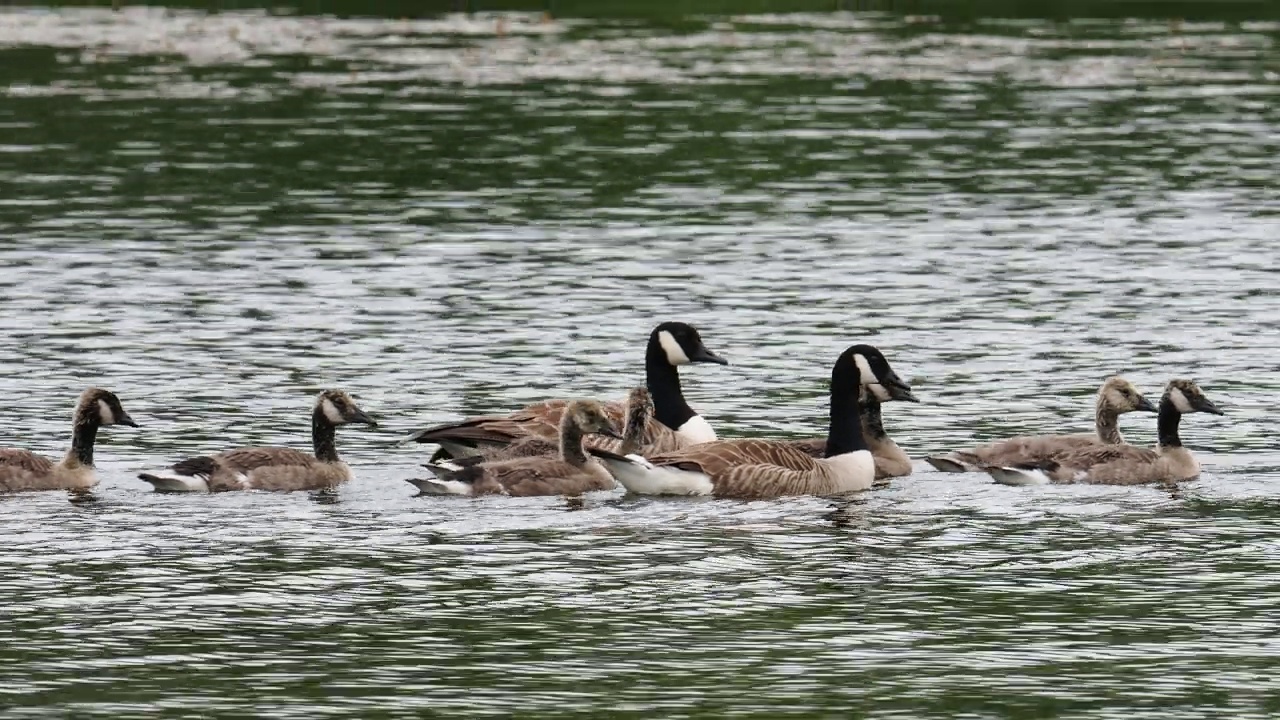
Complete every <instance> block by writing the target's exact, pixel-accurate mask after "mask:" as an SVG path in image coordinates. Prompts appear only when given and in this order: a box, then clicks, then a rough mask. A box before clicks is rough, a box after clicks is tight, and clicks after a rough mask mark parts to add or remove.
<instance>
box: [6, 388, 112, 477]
mask: <svg viewBox="0 0 1280 720" xmlns="http://www.w3.org/2000/svg"><path fill="white" fill-rule="evenodd" d="M105 425H128V426H129V427H138V424H137V423H135V422H134V421H133V418H131V417H129V413H127V412H125V410H124V407H123V406H122V405H121V404H120V399H119V398H117V397H116V396H115V393H112V392H111V391H109V390H103V389H102V388H89V389H88V390H85V391H84V392H83V393H81V394H80V400H79V401H78V402H77V403H76V410H75V414H74V415H72V420H71V449H70V450H68V451H67V454H66V456H64V457H63V458H62V461H61V462H57V463H55V462H53V461H52V460H49V459H48V458H45V457H41V456H40V455H36V454H35V453H33V452H31V451H29V450H20V449H18V448H0V492H6V493H10V492H21V491H24V490H79V489H85V488H91V487H93V486H94V485H97V484H98V478H97V475H95V474H94V472H93V443H94V440H96V439H97V437H98V428H100V427H103V426H105Z"/></svg>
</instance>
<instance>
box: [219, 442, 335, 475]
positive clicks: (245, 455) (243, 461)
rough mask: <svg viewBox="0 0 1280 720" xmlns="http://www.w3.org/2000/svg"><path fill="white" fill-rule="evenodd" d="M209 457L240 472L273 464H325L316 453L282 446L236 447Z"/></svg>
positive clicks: (307, 465)
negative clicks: (317, 457) (316, 456)
mask: <svg viewBox="0 0 1280 720" xmlns="http://www.w3.org/2000/svg"><path fill="white" fill-rule="evenodd" d="M209 457H210V458H211V459H213V461H214V462H215V463H217V464H218V465H219V466H221V467H224V468H226V469H228V470H231V471H233V472H238V473H249V472H252V471H254V470H257V469H259V468H265V467H272V466H302V467H311V466H313V465H318V464H320V465H322V464H323V463H321V462H320V461H319V460H316V458H315V456H314V455H311V454H309V453H304V452H301V451H299V450H294V449H292V448H281V447H247V448H236V449H235V450H227V451H226V452H220V453H218V454H216V455H210V456H209Z"/></svg>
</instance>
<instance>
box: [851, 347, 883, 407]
mask: <svg viewBox="0 0 1280 720" xmlns="http://www.w3.org/2000/svg"><path fill="white" fill-rule="evenodd" d="M853 364H854V365H856V366H857V367H858V374H859V375H860V376H861V377H860V378H859V382H861V383H862V384H863V385H873V386H878V385H879V384H880V378H878V377H876V374H875V373H873V372H871V363H869V362H867V358H866V357H865V356H863V354H862V353H854V354H853ZM871 391H872V392H875V388H874V387H873V388H872V389H871ZM883 391H884V389H883V388H881V392H883ZM886 396H887V393H886ZM876 397H879V395H877V396H876Z"/></svg>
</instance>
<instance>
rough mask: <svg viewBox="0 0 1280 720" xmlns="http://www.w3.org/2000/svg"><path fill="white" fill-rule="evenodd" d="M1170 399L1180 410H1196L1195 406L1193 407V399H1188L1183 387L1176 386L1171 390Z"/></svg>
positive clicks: (1185, 411) (1181, 411) (1190, 411)
mask: <svg viewBox="0 0 1280 720" xmlns="http://www.w3.org/2000/svg"><path fill="white" fill-rule="evenodd" d="M1169 401H1170V402H1172V403H1173V406H1174V407H1175V408H1177V409H1178V412H1180V413H1183V414H1184V415H1185V414H1187V413H1193V412H1195V411H1196V410H1195V408H1193V407H1191V401H1190V400H1187V396H1186V395H1184V394H1183V393H1182V388H1174V389H1172V390H1170V391H1169Z"/></svg>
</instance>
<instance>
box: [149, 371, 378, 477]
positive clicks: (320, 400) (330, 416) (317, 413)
mask: <svg viewBox="0 0 1280 720" xmlns="http://www.w3.org/2000/svg"><path fill="white" fill-rule="evenodd" d="M347 423H364V424H365V425H371V426H374V427H376V426H377V423H375V422H374V421H373V418H371V417H369V416H368V415H366V414H365V412H364V411H363V410H361V409H360V408H359V407H358V406H357V405H356V402H355V400H352V399H351V396H350V395H348V394H346V393H345V392H343V391H341V390H325V391H324V392H322V393H320V395H319V397H317V398H316V404H315V409H314V410H313V411H312V413H311V444H312V447H313V449H314V451H315V455H308V454H307V453H304V452H300V451H298V450H293V449H291V448H282V447H247V448H237V449H235V450H227V451H226V452H220V453H217V454H216V455H202V456H200V457H193V458H189V459H187V460H183V461H181V462H179V463H177V464H175V465H173V466H172V467H170V468H169V469H170V470H172V471H173V472H175V473H177V474H178V477H161V476H159V475H152V474H150V473H142V474H141V475H139V476H138V477H139V478H140V479H142V480H146V481H147V482H149V483H151V484H152V485H154V486H155V488H156V490H158V491H163V492H206V491H208V492H224V491H228V490H320V489H323V488H329V487H333V486H335V485H340V484H342V483H344V482H346V481H347V480H350V479H351V470H350V468H348V467H347V465H346V463H344V462H342V461H341V460H339V459H338V450H337V447H336V446H335V445H334V434H335V433H334V429H335V428H336V427H337V426H339V425H345V424H347Z"/></svg>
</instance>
